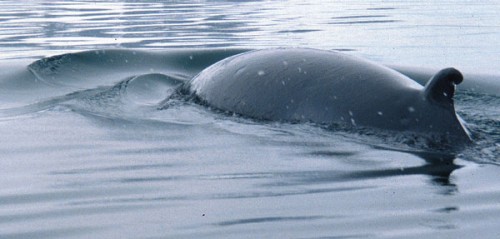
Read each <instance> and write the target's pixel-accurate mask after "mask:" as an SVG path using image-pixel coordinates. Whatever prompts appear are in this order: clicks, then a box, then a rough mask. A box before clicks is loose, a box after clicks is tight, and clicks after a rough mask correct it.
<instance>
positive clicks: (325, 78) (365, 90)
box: [183, 48, 471, 144]
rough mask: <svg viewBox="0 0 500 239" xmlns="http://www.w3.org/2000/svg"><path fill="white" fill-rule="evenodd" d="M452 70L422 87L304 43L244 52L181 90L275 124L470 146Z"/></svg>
mask: <svg viewBox="0 0 500 239" xmlns="http://www.w3.org/2000/svg"><path fill="white" fill-rule="evenodd" d="M462 80H463V76H462V74H461V73H460V72H459V71H458V70H456V69H454V68H446V69H443V70H441V71H439V72H437V73H436V74H435V75H434V76H433V77H432V78H431V79H430V80H429V81H428V82H427V84H426V85H425V86H421V85H420V84H418V83H417V82H415V81H413V80H412V79H410V78H408V77H407V76H405V75H403V74H401V73H399V72H397V71H395V70H392V69H390V68H388V67H385V66H383V65H380V64H377V63H374V62H371V61H368V60H365V59H361V58H358V57H354V56H350V55H347V54H344V53H340V52H336V51H327V50H316V49H307V48H278V49H265V50H255V51H250V52H245V53H242V54H238V55H234V56H231V57H228V58H226V59H223V60H221V61H219V62H217V63H215V64H213V65H211V66H210V67H208V68H206V69H204V70H203V71H201V72H200V73H199V74H198V75H197V76H195V77H194V78H193V79H191V80H190V81H189V82H187V84H186V85H185V86H184V88H183V90H184V91H185V92H187V93H188V94H190V95H192V96H194V97H195V98H196V99H197V100H199V101H201V102H202V103H204V104H207V105H209V106H211V107H213V108H216V109H219V110H222V111H227V112H232V113H237V114H241V115H243V116H247V117H251V118H255V119H262V120H273V121H285V122H314V123H318V124H346V125H352V126H355V127H368V128H378V129H384V130H393V131H398V132H401V131H404V132H410V133H415V134H418V135H423V134H425V135H433V136H437V137H439V138H446V139H448V140H450V141H451V143H452V144H460V143H462V144H463V143H470V142H471V138H470V134H469V132H468V130H467V128H466V127H465V126H464V124H463V121H462V120H461V118H460V117H459V116H458V115H457V114H456V113H455V108H454V103H453V95H454V93H455V85H457V84H459V83H460V82H462Z"/></svg>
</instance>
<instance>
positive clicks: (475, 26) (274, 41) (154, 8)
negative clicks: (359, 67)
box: [0, 1, 500, 238]
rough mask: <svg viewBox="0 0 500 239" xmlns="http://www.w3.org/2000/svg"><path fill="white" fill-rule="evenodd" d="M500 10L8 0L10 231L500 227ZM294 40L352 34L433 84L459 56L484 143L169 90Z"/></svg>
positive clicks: (246, 233) (354, 233) (4, 194)
mask: <svg viewBox="0 0 500 239" xmlns="http://www.w3.org/2000/svg"><path fill="white" fill-rule="evenodd" d="M499 11H500V5H499V4H498V3H497V2H495V1H479V2H470V1H439V2H436V1H423V2H422V1H404V2H400V1H397V2H378V1H335V2H333V1H332V2H326V1H325V2H313V1H311V2H303V1H286V2H283V1H248V2H239V1H193V2H190V3H186V2H177V1H87V2H85V1H62V2H52V1H33V2H28V3H26V2H11V1H3V2H0V29H1V31H0V52H1V55H0V70H1V71H0V175H1V176H0V185H2V188H0V238H402V237H404V238H498V237H500V230H499V229H498V225H499V223H500V216H499V215H500V203H499V202H500V188H499V186H498V181H499V179H500V176H499V172H500V171H499V168H498V163H499V152H500V129H499V125H500V123H499V122H500V109H499V108H498V105H499V103H500V98H499V89H500V84H499V81H498V79H499V77H498V75H499V73H498V69H499V66H500V65H499V62H498V61H497V59H498V56H500V52H499V49H500V48H498V43H497V41H498V39H499V36H500V24H499V22H500V21H499V17H498V15H497V13H498V12H499ZM276 46H305V47H314V48H321V49H337V50H342V51H346V52H348V53H349V54H353V55H358V56H362V57H366V58H369V59H372V60H375V61H379V62H382V63H385V64H389V65H391V66H393V67H395V68H396V69H397V70H400V71H402V72H403V73H405V74H408V75H410V76H411V77H413V78H414V79H415V80H417V81H419V82H420V83H424V82H425V80H426V79H427V78H428V77H429V76H430V75H431V74H432V73H433V72H434V71H435V70H436V69H439V68H441V67H444V66H450V65H451V66H456V67H457V68H459V69H461V70H463V72H464V73H465V75H466V79H465V82H464V84H463V85H461V86H460V87H459V92H458V94H457V96H456V97H457V101H456V107H457V109H458V113H459V114H460V115H461V116H462V117H463V118H464V119H465V120H466V121H467V122H468V127H469V128H470V130H471V131H472V133H473V137H474V140H475V142H476V143H475V145H474V146H471V147H469V148H466V149H464V150H463V151H462V152H460V153H459V154H458V155H449V154H448V153H447V152H436V151H428V150H422V149H419V148H418V147H415V146H412V145H407V144H405V143H401V142H399V143H398V141H397V139H396V140H395V139H393V138H391V137H389V138H387V137H381V136H380V135H364V134H361V133H356V132H335V131H331V130H327V129H323V128H321V127H317V126H315V125H309V124H286V123H273V122H258V121H254V120H250V119H245V118H241V117H238V116H231V115H227V114H220V113H218V112H214V111H212V110H210V109H208V108H207V107H204V106H201V105H197V104H195V103H193V102H189V101H184V100H182V99H176V98H173V99H171V100H168V101H166V100H165V99H166V98H167V97H168V96H169V95H172V94H173V93H174V92H173V89H174V88H175V87H176V85H177V81H175V80H174V79H180V80H188V79H190V78H191V77H192V76H194V75H195V74H197V73H198V72H199V71H200V70H202V69H204V68H205V67H207V66H208V65H210V64H212V63H214V62H216V61H217V60H219V59H223V58H225V57H227V56H230V55H233V54H236V53H239V52H242V51H244V50H246V49H254V48H265V47H276ZM84 50H88V51H84ZM82 51H84V52H82ZM54 55H57V56H55V57H49V56H54ZM44 57H45V58H44Z"/></svg>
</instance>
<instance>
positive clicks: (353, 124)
mask: <svg viewBox="0 0 500 239" xmlns="http://www.w3.org/2000/svg"><path fill="white" fill-rule="evenodd" d="M351 124H352V126H356V121H354V119H353V118H351Z"/></svg>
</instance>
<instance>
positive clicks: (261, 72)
mask: <svg viewBox="0 0 500 239" xmlns="http://www.w3.org/2000/svg"><path fill="white" fill-rule="evenodd" d="M265 74H266V72H265V71H263V70H260V71H258V72H257V75H259V76H263V75H265Z"/></svg>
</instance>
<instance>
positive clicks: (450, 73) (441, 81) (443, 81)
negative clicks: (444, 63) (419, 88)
mask: <svg viewBox="0 0 500 239" xmlns="http://www.w3.org/2000/svg"><path fill="white" fill-rule="evenodd" d="M463 80H464V77H463V76H462V73H460V71H458V70H457V69H455V68H445V69H442V70H440V71H439V72H438V73H436V74H435V75H434V76H432V77H431V79H430V80H429V81H428V82H427V84H425V87H424V97H425V98H426V99H428V100H432V101H434V102H437V103H439V104H443V105H449V104H451V105H453V96H454V95H455V86H456V85H458V84H460V83H461V82H462V81H463Z"/></svg>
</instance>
